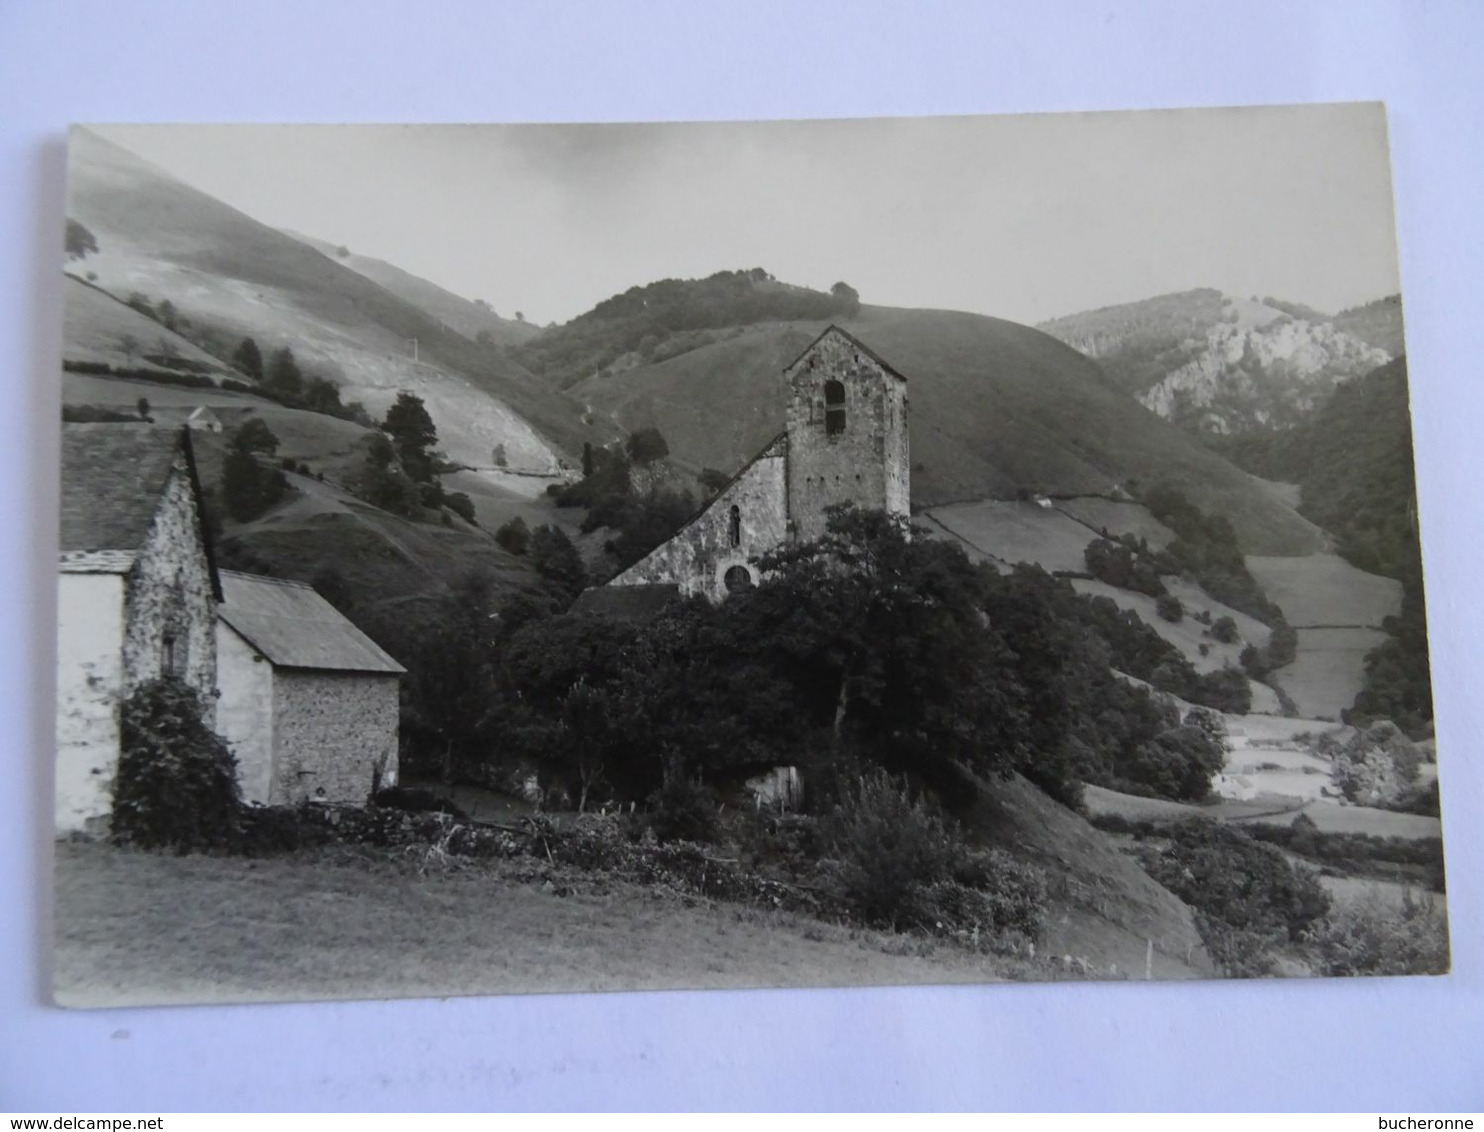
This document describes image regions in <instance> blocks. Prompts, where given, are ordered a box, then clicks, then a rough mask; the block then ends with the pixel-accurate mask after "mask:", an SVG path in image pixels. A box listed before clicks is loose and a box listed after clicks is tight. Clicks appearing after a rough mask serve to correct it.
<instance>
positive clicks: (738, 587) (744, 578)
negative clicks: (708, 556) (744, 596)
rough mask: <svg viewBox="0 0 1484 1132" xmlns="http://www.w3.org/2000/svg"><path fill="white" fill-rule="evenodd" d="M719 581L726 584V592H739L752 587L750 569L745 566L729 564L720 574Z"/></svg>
mask: <svg viewBox="0 0 1484 1132" xmlns="http://www.w3.org/2000/svg"><path fill="white" fill-rule="evenodd" d="M721 581H722V584H723V585H724V586H726V588H727V593H729V594H739V593H742V592H744V591H746V590H750V589H752V571H750V570H749V569H748V568H747V567H746V566H730V567H728V568H727V572H726V573H725V574H723V575H722V576H721Z"/></svg>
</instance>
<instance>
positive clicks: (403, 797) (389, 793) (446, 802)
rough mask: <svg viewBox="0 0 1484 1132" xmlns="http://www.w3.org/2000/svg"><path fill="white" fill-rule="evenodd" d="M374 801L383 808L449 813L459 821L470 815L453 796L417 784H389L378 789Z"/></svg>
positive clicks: (412, 812)
mask: <svg viewBox="0 0 1484 1132" xmlns="http://www.w3.org/2000/svg"><path fill="white" fill-rule="evenodd" d="M372 801H373V802H374V803H375V804H376V805H378V806H380V807H382V808H383V809H388V810H403V811H405V812H407V813H409V814H447V815H448V816H449V817H452V818H455V819H456V820H458V821H467V820H468V817H469V815H468V814H466V813H465V812H464V811H463V810H461V809H459V807H458V806H457V805H456V804H455V803H454V801H453V800H452V799H451V798H445V797H443V796H442V795H440V794H434V793H433V792H432V791H431V790H425V789H422V788H421V787H415V786H388V787H387V788H386V789H385V790H378V791H377V792H376V796H375V797H374V798H372Z"/></svg>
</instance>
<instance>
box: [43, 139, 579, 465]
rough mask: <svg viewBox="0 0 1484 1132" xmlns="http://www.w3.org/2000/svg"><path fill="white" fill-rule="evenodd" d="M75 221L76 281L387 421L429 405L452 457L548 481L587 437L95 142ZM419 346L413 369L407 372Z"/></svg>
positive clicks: (550, 399) (142, 165) (383, 302)
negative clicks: (89, 243) (272, 364)
mask: <svg viewBox="0 0 1484 1132" xmlns="http://www.w3.org/2000/svg"><path fill="white" fill-rule="evenodd" d="M68 176H69V181H68V215H69V216H70V217H72V218H75V219H77V220H79V221H80V222H81V223H83V224H84V225H86V226H87V228H88V229H89V230H91V231H92V232H93V234H94V235H95V236H96V238H97V243H98V251H97V252H96V253H94V254H92V255H90V256H88V258H87V259H86V261H85V262H83V263H81V264H76V263H75V264H74V265H73V270H74V271H82V270H84V269H85V270H86V271H89V272H92V273H94V274H95V275H96V277H97V279H96V282H97V284H98V285H99V286H100V287H102V288H104V289H106V290H108V291H109V292H111V293H112V294H114V295H115V296H118V297H120V298H123V297H126V296H128V295H129V294H130V293H131V292H135V291H138V292H142V293H144V294H145V295H147V296H149V298H150V299H151V300H152V301H154V302H156V303H158V302H160V301H161V300H165V299H168V300H169V301H170V302H171V303H173V304H174V306H175V307H176V308H178V309H179V310H180V311H181V313H182V314H184V315H186V316H187V317H188V318H189V319H190V320H191V322H192V324H193V328H194V329H193V331H192V336H193V337H194V338H196V339H197V340H199V341H204V342H213V343H215V344H216V348H217V350H218V351H219V352H220V353H222V354H223V355H226V354H229V352H230V350H231V348H232V347H233V346H235V344H236V342H237V341H238V340H240V339H241V338H242V337H243V336H247V335H251V336H252V337H254V338H255V339H256V340H257V342H258V344H259V346H261V347H262V348H263V350H264V352H265V353H266V352H268V351H270V350H272V349H276V348H278V347H280V346H289V347H290V348H292V349H293V350H294V353H295V355H296V356H297V357H298V358H299V359H300V361H301V364H303V365H304V368H306V369H308V370H311V371H314V372H317V373H319V374H321V375H323V376H326V377H329V378H331V379H332V380H335V381H337V382H338V383H340V384H341V386H342V391H343V394H344V399H346V400H359V401H363V402H364V403H365V404H366V405H367V406H368V408H370V409H371V411H372V412H373V413H379V412H380V411H382V410H384V409H385V407H386V405H388V404H390V403H391V401H392V400H393V399H394V398H395V396H396V392H397V390H399V389H408V390H411V391H413V392H416V393H418V394H419V395H420V396H422V397H424V399H425V400H426V401H427V403H428V407H429V411H430V412H431V413H432V414H433V417H434V420H435V422H436V423H437V424H438V426H439V429H440V433H441V435H442V436H443V438H444V443H445V446H446V447H447V449H448V451H449V453H450V455H452V456H453V457H454V458H455V459H458V460H461V461H463V462H466V463H471V464H480V463H488V462H489V455H490V452H491V449H492V447H493V445H494V444H496V443H501V444H504V445H505V447H506V452H507V457H508V459H509V460H510V462H511V463H512V464H513V465H515V464H517V462H520V465H521V466H530V467H532V468H533V469H535V468H544V469H548V470H550V469H554V468H555V465H556V462H557V459H558V457H559V455H560V453H561V452H563V451H566V452H573V451H576V450H577V449H579V448H580V446H581V441H582V439H583V438H584V437H585V436H586V430H585V429H584V428H583V426H582V424H581V421H580V420H579V414H578V412H577V411H576V409H575V407H574V406H573V405H572V404H571V403H570V402H568V401H567V400H566V399H565V398H563V397H562V396H561V394H560V393H558V392H556V391H554V390H552V389H550V388H549V387H547V386H544V385H542V384H541V383H539V382H535V381H533V380H531V377H530V375H529V374H528V373H526V372H525V371H524V370H523V369H522V368H521V367H520V365H518V364H517V363H515V362H514V361H512V360H511V359H510V358H509V357H508V356H506V354H505V352H504V351H503V350H499V349H492V348H486V347H482V346H480V345H478V344H476V343H474V342H472V341H470V340H469V339H468V338H465V337H464V336H462V335H461V334H458V333H456V332H455V331H453V330H450V329H448V328H447V327H446V326H444V325H443V323H442V322H440V321H439V320H438V319H437V318H435V317H433V316H432V315H430V314H428V313H426V312H425V311H423V310H421V309H419V308H418V307H417V306H414V305H413V304H411V303H409V302H407V301H406V300H404V299H402V298H400V297H398V296H397V295H395V294H393V293H392V292H390V291H388V290H387V289H386V288H384V287H382V286H380V285H378V284H377V283H375V282H373V281H372V280H370V279H368V278H366V277H365V276H363V275H360V274H358V273H356V272H355V271H352V270H350V269H349V268H347V267H345V266H342V265H341V264H339V263H336V262H334V261H333V260H332V259H330V258H328V257H326V256H325V255H323V254H321V253H320V252H318V251H316V250H315V249H313V248H311V247H309V246H307V245H305V244H303V243H300V242H299V241H297V240H295V239H293V238H291V237H289V236H286V235H284V234H283V233H282V232H279V231H277V230H275V229H273V228H270V227H268V226H266V225H264V224H260V223H258V222H257V221H256V220H253V219H252V218H250V217H248V216H245V215H244V214H242V213H240V212H238V211H236V210H235V209H233V208H230V207H229V206H227V205H225V204H223V203H222V202H220V201H218V200H216V199H214V198H213V197H211V196H208V195H207V194H205V193H202V192H199V191H197V190H195V189H193V188H191V187H189V186H187V185H185V184H183V183H181V182H180V181H178V180H176V179H174V178H173V177H170V176H169V175H168V174H166V173H164V172H162V171H161V170H159V169H157V168H155V167H154V166H151V165H149V164H148V163H146V162H144V161H141V160H140V159H138V158H136V157H134V156H133V155H132V154H129V153H127V152H126V151H124V150H122V149H120V148H119V147H117V146H114V145H112V144H110V143H108V142H106V141H104V140H103V139H102V138H100V137H98V136H97V135H95V134H92V133H89V132H88V131H86V130H83V129H76V130H74V131H73V132H72V135H71V139H70V151H69V168H68ZM412 339H416V340H417V343H418V346H417V352H418V358H419V360H417V361H414V360H413V358H412V356H411V355H412V348H411V340H412Z"/></svg>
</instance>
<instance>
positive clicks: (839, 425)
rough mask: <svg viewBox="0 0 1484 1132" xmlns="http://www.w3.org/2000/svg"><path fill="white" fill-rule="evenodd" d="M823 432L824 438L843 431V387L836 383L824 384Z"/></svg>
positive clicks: (827, 382) (828, 382)
mask: <svg viewBox="0 0 1484 1132" xmlns="http://www.w3.org/2000/svg"><path fill="white" fill-rule="evenodd" d="M824 431H825V435H826V436H838V435H840V433H842V432H844V431H845V386H843V385H841V384H840V382H838V381H826V382H825V383H824Z"/></svg>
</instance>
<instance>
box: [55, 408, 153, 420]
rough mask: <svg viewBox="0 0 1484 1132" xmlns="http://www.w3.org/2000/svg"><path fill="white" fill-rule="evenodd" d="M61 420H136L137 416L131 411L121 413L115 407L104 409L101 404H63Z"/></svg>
mask: <svg viewBox="0 0 1484 1132" xmlns="http://www.w3.org/2000/svg"><path fill="white" fill-rule="evenodd" d="M62 420H63V421H72V422H78V423H89V422H93V421H118V422H122V421H137V420H139V418H138V417H137V416H135V415H134V414H133V413H121V412H119V411H118V410H116V409H106V408H104V407H103V406H101V405H63V406H62Z"/></svg>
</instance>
